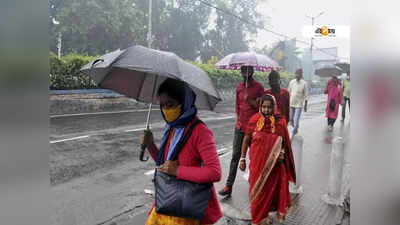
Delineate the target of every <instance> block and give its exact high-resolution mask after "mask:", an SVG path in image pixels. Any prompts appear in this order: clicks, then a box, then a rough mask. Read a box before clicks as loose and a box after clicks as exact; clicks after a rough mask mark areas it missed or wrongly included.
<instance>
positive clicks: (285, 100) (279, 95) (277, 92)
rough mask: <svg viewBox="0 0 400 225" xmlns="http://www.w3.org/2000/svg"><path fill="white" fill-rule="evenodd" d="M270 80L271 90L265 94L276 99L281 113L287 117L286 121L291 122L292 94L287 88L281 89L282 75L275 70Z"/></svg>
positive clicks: (269, 77) (270, 75)
mask: <svg viewBox="0 0 400 225" xmlns="http://www.w3.org/2000/svg"><path fill="white" fill-rule="evenodd" d="M268 80H269V86H270V87H271V88H269V89H267V90H266V91H265V92H264V94H269V95H272V96H274V97H275V99H276V102H277V104H278V110H279V112H280V113H281V115H282V116H284V117H285V119H286V121H289V119H290V118H289V111H290V104H289V103H290V94H289V92H288V91H287V90H286V89H285V88H283V87H281V75H280V74H279V72H278V71H275V70H273V71H271V73H269V76H268Z"/></svg>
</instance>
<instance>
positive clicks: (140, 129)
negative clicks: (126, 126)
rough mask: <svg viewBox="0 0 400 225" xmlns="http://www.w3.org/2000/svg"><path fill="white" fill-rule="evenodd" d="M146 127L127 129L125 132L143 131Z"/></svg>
mask: <svg viewBox="0 0 400 225" xmlns="http://www.w3.org/2000/svg"><path fill="white" fill-rule="evenodd" d="M143 130H145V128H138V129H132V130H126V131H125V132H134V131H143Z"/></svg>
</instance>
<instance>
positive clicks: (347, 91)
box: [342, 72, 350, 122]
mask: <svg viewBox="0 0 400 225" xmlns="http://www.w3.org/2000/svg"><path fill="white" fill-rule="evenodd" d="M347 102H348V103H349V113H350V72H348V73H347V76H346V79H345V80H344V81H343V102H342V122H343V121H344V119H345V117H346V104H347Z"/></svg>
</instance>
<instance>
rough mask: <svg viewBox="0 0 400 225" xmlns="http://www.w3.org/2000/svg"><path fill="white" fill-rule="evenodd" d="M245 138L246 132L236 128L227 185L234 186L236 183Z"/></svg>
mask: <svg viewBox="0 0 400 225" xmlns="http://www.w3.org/2000/svg"><path fill="white" fill-rule="evenodd" d="M243 139H244V132H243V131H241V130H239V129H236V128H235V133H234V136H233V146H232V147H233V148H232V160H231V165H230V167H229V175H228V179H227V181H226V186H229V187H232V186H233V184H234V183H235V179H236V173H237V169H238V166H239V160H240V157H241V155H242V143H243Z"/></svg>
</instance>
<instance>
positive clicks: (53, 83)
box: [50, 52, 97, 90]
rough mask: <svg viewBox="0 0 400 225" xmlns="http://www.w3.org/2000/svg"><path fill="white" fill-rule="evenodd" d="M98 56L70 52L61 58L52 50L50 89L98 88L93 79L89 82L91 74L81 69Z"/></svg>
mask: <svg viewBox="0 0 400 225" xmlns="http://www.w3.org/2000/svg"><path fill="white" fill-rule="evenodd" d="M95 58H96V57H92V56H85V55H79V54H76V53H71V54H68V55H66V56H64V57H61V59H59V58H58V57H57V56H56V55H55V54H54V53H53V52H50V89H54V90H64V89H85V88H96V87H97V86H96V84H95V83H94V82H93V81H90V82H89V76H88V75H87V74H85V73H83V72H81V71H80V69H81V68H82V67H83V66H84V65H85V64H87V63H89V62H90V61H92V60H94V59H95Z"/></svg>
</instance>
